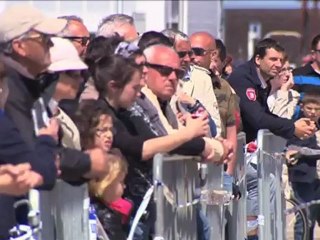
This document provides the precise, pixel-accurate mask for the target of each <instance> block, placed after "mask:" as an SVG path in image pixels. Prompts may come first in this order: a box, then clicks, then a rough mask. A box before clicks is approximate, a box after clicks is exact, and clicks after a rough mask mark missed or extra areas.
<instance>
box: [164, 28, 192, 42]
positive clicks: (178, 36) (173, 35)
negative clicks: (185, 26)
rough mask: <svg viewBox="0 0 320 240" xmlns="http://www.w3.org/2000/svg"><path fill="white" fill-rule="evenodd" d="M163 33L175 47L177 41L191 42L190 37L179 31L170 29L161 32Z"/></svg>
mask: <svg viewBox="0 0 320 240" xmlns="http://www.w3.org/2000/svg"><path fill="white" fill-rule="evenodd" d="M161 33H162V34H163V35H165V36H166V37H167V38H169V39H170V41H171V42H172V45H173V46H174V45H175V43H176V42H177V40H183V41H189V37H188V35H187V34H185V33H183V32H181V31H179V30H175V29H172V28H168V29H165V30H163V31H161Z"/></svg>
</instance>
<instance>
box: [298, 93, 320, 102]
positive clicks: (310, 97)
mask: <svg viewBox="0 0 320 240" xmlns="http://www.w3.org/2000/svg"><path fill="white" fill-rule="evenodd" d="M301 103H302V104H303V105H304V104H308V103H314V104H319V105H320V96H319V94H316V93H306V94H305V95H304V96H303V98H302V100H301Z"/></svg>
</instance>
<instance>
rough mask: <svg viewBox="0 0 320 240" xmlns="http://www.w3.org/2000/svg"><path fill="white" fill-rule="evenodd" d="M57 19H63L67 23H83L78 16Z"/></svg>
mask: <svg viewBox="0 0 320 240" xmlns="http://www.w3.org/2000/svg"><path fill="white" fill-rule="evenodd" d="M58 19H65V20H67V21H68V22H69V21H76V22H80V23H83V19H82V18H81V17H79V16H76V15H67V16H60V17H58Z"/></svg>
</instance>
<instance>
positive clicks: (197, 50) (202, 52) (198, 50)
mask: <svg viewBox="0 0 320 240" xmlns="http://www.w3.org/2000/svg"><path fill="white" fill-rule="evenodd" d="M191 49H192V51H193V53H194V55H196V56H204V55H206V54H207V52H208V51H213V49H204V48H199V47H194V48H191Z"/></svg>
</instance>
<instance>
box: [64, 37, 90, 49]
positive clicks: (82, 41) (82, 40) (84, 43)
mask: <svg viewBox="0 0 320 240" xmlns="http://www.w3.org/2000/svg"><path fill="white" fill-rule="evenodd" d="M63 38H65V39H69V40H70V41H73V42H77V43H80V44H81V46H83V47H84V46H87V44H88V42H89V41H90V37H72V36H71V37H63Z"/></svg>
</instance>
